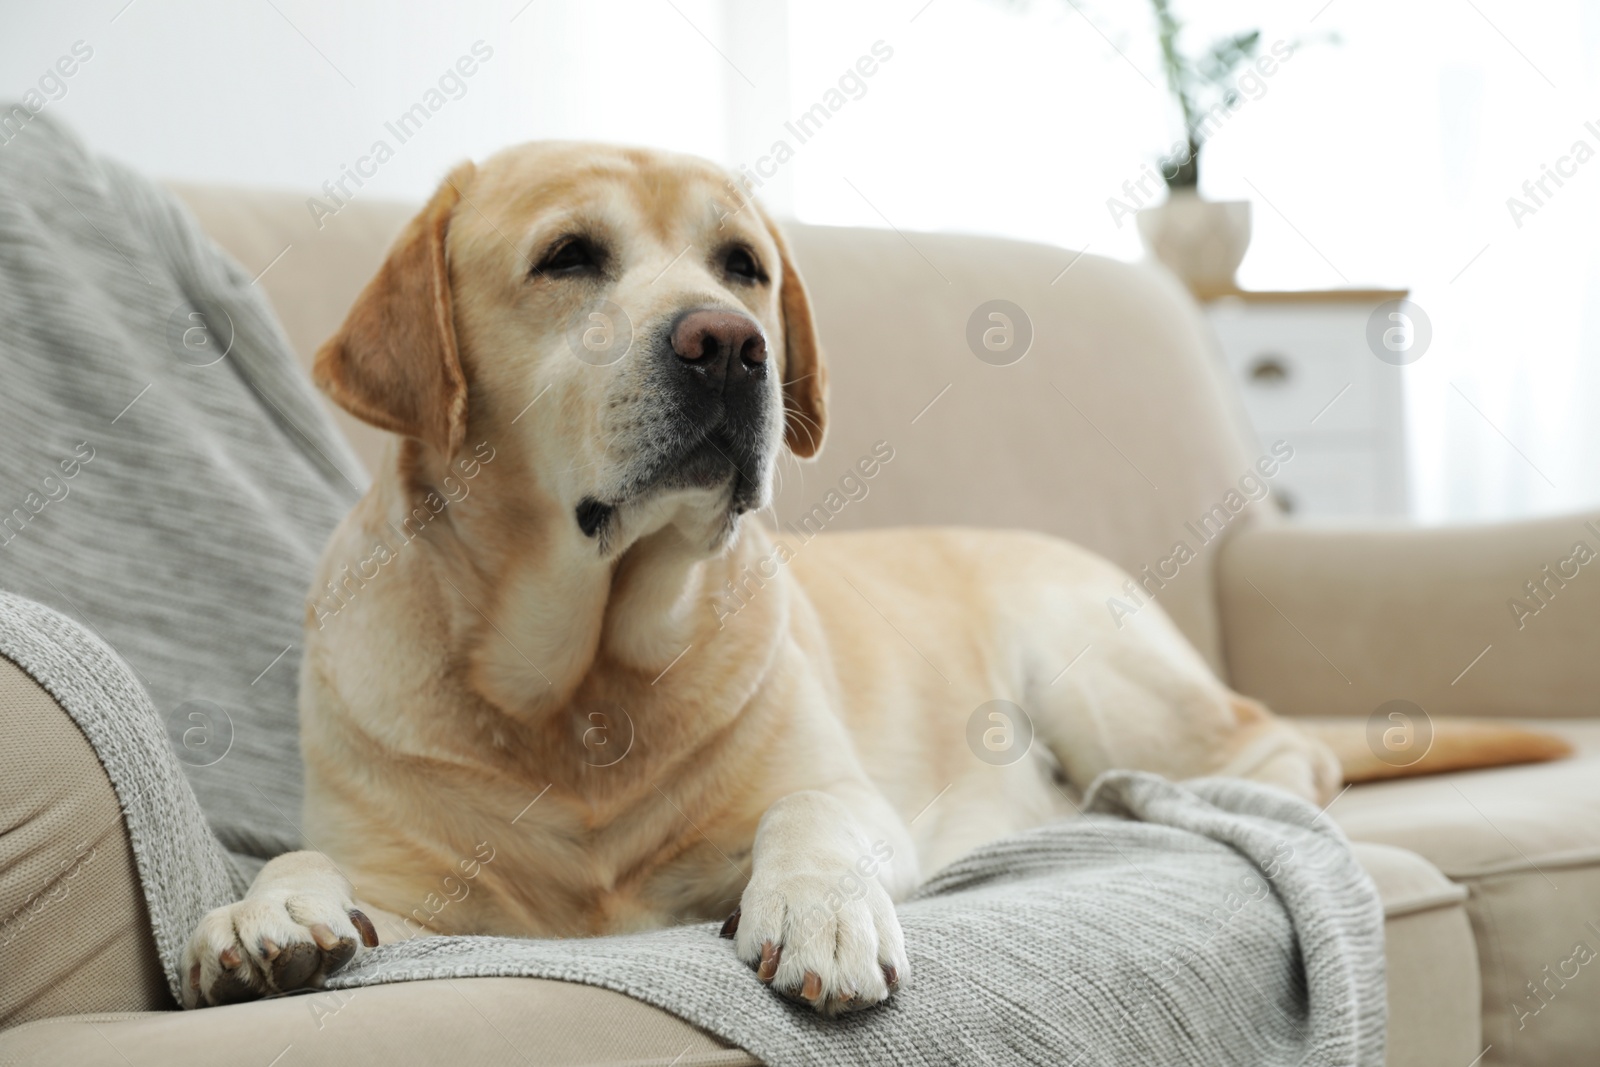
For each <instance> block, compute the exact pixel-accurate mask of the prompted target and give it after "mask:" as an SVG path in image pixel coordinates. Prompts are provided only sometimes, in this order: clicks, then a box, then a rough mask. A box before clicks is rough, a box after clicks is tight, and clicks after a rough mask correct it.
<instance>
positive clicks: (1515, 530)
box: [1217, 515, 1600, 718]
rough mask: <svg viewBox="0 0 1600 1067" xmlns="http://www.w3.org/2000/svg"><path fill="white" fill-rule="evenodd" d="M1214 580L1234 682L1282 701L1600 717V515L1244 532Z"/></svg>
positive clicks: (1315, 706) (1350, 708)
mask: <svg viewBox="0 0 1600 1067" xmlns="http://www.w3.org/2000/svg"><path fill="white" fill-rule="evenodd" d="M1217 583H1218V610H1219V614H1220V617H1221V626H1222V639H1223V652H1224V659H1225V662H1226V664H1227V671H1228V680H1229V682H1230V683H1231V684H1232V685H1233V686H1234V688H1236V689H1238V690H1239V691H1240V692H1243V693H1247V694H1249V695H1250V696H1254V697H1257V698H1259V699H1261V700H1264V701H1266V702H1267V703H1268V704H1269V705H1270V706H1271V707H1273V708H1274V709H1275V710H1277V711H1279V712H1283V713H1286V714H1296V715H1361V716H1367V715H1370V714H1372V713H1373V712H1374V711H1375V710H1376V709H1377V708H1378V706H1379V705H1381V704H1383V703H1385V702H1386V701H1389V700H1395V699H1404V700H1410V701H1413V702H1415V703H1416V704H1418V705H1420V706H1421V707H1422V708H1423V709H1424V710H1425V711H1427V712H1428V713H1429V714H1450V715H1482V716H1540V717H1546V718H1550V717H1577V716H1591V715H1596V714H1600V645H1597V637H1600V516H1597V515H1571V516H1563V517H1559V518H1550V519H1538V520H1534V521H1527V522H1516V523H1500V524H1490V525H1480V526H1456V527H1444V528H1417V527H1394V528H1385V529H1370V528H1368V529H1362V528H1348V527H1345V528H1340V527H1319V526H1314V525H1299V524H1283V525H1276V526H1271V527H1263V528H1257V529H1246V530H1241V531H1240V532H1239V533H1237V534H1235V535H1234V536H1233V537H1231V538H1229V539H1228V541H1227V542H1226V543H1225V544H1224V545H1223V550H1222V555H1221V559H1220V561H1219V565H1218V571H1217Z"/></svg>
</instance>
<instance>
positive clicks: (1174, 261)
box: [1138, 189, 1250, 290]
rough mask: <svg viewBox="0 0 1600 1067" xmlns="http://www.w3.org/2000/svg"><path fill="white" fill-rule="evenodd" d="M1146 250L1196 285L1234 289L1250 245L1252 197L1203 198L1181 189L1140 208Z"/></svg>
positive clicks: (1206, 287)
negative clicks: (1159, 201) (1236, 198)
mask: <svg viewBox="0 0 1600 1067" xmlns="http://www.w3.org/2000/svg"><path fill="white" fill-rule="evenodd" d="M1138 223H1139V236H1140V237H1141V238H1143V240H1144V246H1145V249H1146V250H1147V251H1148V252H1149V253H1150V254H1151V255H1152V256H1154V257H1155V258H1156V259H1158V260H1160V261H1161V263H1163V264H1164V265H1165V266H1166V267H1167V269H1169V270H1171V271H1172V273H1174V274H1176V275H1177V276H1178V277H1179V278H1181V279H1183V281H1184V283H1185V284H1186V285H1188V286H1189V288H1191V289H1195V290H1218V289H1228V288H1232V287H1233V284H1234V280H1233V276H1234V272H1235V271H1237V270H1238V269H1239V264H1240V263H1242V262H1244V254H1245V252H1246V251H1247V250H1248V249H1249V247H1250V202H1249V201H1248V200H1221V201H1217V200H1202V199H1201V198H1200V196H1199V194H1197V193H1195V192H1194V191H1192V190H1188V189H1183V190H1176V191H1173V192H1171V193H1169V194H1168V196H1167V200H1166V202H1165V203H1163V204H1159V205H1157V206H1156V207H1152V208H1145V209H1144V210H1143V211H1141V212H1139V215H1138Z"/></svg>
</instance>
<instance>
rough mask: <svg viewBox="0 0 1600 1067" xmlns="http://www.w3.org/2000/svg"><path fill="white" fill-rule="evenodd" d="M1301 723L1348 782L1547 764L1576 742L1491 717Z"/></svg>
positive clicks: (1558, 757) (1569, 750)
mask: <svg viewBox="0 0 1600 1067" xmlns="http://www.w3.org/2000/svg"><path fill="white" fill-rule="evenodd" d="M1297 725H1299V726H1300V728H1301V729H1303V730H1305V731H1306V732H1307V733H1308V734H1310V735H1311V736H1312V737H1315V738H1316V739H1317V740H1319V741H1321V742H1322V743H1323V744H1325V745H1327V746H1328V747H1329V748H1330V749H1332V750H1333V753H1334V755H1335V756H1337V757H1338V758H1339V766H1340V767H1341V768H1342V769H1343V771H1344V780H1345V781H1346V782H1376V781H1381V780H1383V779H1385V778H1408V777H1412V776H1415V775H1421V774H1442V773H1444V772H1445V771H1465V770H1471V769H1473V768H1476V767H1505V766H1510V765H1511V764H1516V763H1542V762H1544V761H1547V760H1554V759H1561V758H1562V757H1563V756H1570V755H1572V746H1571V745H1569V744H1568V743H1567V742H1566V741H1563V740H1562V739H1561V738H1559V737H1556V736H1555V735H1554V734H1547V733H1541V732H1539V731H1538V730H1529V729H1527V728H1525V727H1522V726H1515V725H1512V724H1511V723H1507V722H1498V721H1494V720H1489V719H1482V720H1480V719H1451V718H1439V719H1433V720H1431V721H1430V722H1427V723H1421V724H1418V723H1403V724H1396V725H1392V726H1391V725H1388V724H1385V723H1382V722H1380V723H1379V724H1377V725H1376V726H1370V725H1369V724H1368V723H1367V722H1365V721H1363V720H1361V719H1351V720H1349V721H1347V722H1339V721H1335V720H1329V719H1322V720H1317V721H1300V722H1298V723H1297Z"/></svg>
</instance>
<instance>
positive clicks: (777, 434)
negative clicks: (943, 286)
mask: <svg viewBox="0 0 1600 1067" xmlns="http://www.w3.org/2000/svg"><path fill="white" fill-rule="evenodd" d="M314 375H315V378H316V381H317V383H318V384H319V385H320V386H321V387H322V388H323V389H324V390H325V391H327V392H328V394H329V395H330V396H332V397H333V399H334V400H335V401H337V402H338V403H339V404H340V405H342V406H343V407H344V408H345V409H346V410H348V411H350V412H351V413H352V414H354V415H356V416H357V417H358V418H361V419H364V420H365V421H367V422H370V423H372V424H373V425H375V426H378V427H380V428H382V429H385V430H390V431H393V432H395V433H398V434H403V435H406V436H408V437H411V438H414V439H416V440H417V441H418V442H421V445H420V447H421V448H423V449H424V450H425V452H426V454H427V458H428V459H429V460H430V464H429V465H431V466H433V467H435V468H436V469H439V470H444V469H447V468H448V464H449V463H450V461H451V460H452V458H454V457H455V456H456V454H457V453H458V452H460V451H461V450H462V448H463V445H464V444H465V443H467V442H468V441H469V435H470V440H471V441H472V442H474V443H476V442H477V441H478V440H480V439H483V440H487V441H488V443H489V444H490V445H491V446H492V447H494V448H495V449H496V450H504V449H509V450H511V451H512V452H514V453H515V454H517V455H519V456H520V457H522V461H521V464H520V465H521V466H522V467H523V468H524V469H526V471H527V472H528V473H529V475H530V477H531V478H532V479H533V480H534V481H535V482H536V483H537V484H536V485H530V486H529V487H528V491H529V493H530V494H536V495H537V496H538V497H539V498H541V499H544V500H548V501H549V502H551V503H552V504H554V505H555V506H556V507H558V508H559V509H561V511H562V512H563V513H564V518H563V520H562V521H563V522H565V523H569V524H570V529H571V530H572V531H573V532H574V533H575V534H576V535H577V536H580V537H582V538H585V539H589V540H591V541H592V542H594V544H595V546H596V548H597V550H598V551H599V552H601V553H602V554H609V553H611V552H614V551H617V550H620V548H622V547H624V546H625V545H626V544H628V543H631V542H633V541H635V540H637V539H638V538H639V537H640V536H643V535H645V534H649V533H652V532H654V531H657V530H660V529H662V528H664V527H667V526H676V527H678V528H679V530H680V532H681V533H683V534H684V535H685V537H686V538H688V539H689V540H690V541H692V542H694V543H696V544H701V545H704V546H705V547H707V548H709V549H716V548H719V547H720V546H721V545H723V544H725V543H726V542H727V541H728V539H729V538H730V537H731V536H732V534H733V532H734V531H735V530H736V528H737V523H738V519H739V516H740V515H742V514H744V513H745V512H748V511H752V510H756V509H759V508H761V507H763V506H765V505H766V503H767V502H768V500H769V499H770V496H771V492H772V481H773V474H774V468H775V465H776V462H777V458H778V454H779V451H780V449H781V448H783V447H785V446H787V447H788V449H789V450H790V451H791V452H793V453H794V454H795V455H797V456H800V457H802V458H804V457H809V456H811V455H813V454H815V452H816V451H817V449H818V448H819V447H820V445H821V441H822V433H823V425H824V421H825V419H824V385H825V378H824V369H823V366H822V359H821V356H820V354H819V352H818V350H817V342H816V335H815V330H814V327H813V324H812V320H811V310H810V306H809V303H808V300H807V296H806V291H805V287H804V285H803V284H802V282H801V280H800V276H799V275H798V274H797V273H796V271H795V268H794V264H793V262H792V260H791V258H790V256H789V253H788V249H787V247H786V246H785V244H784V240H783V237H782V235H781V234H780V233H779V231H778V230H777V228H776V227H775V226H773V225H772V223H771V222H770V221H769V220H768V219H767V218H766V216H765V215H764V214H763V213H762V212H761V210H760V209H759V208H758V207H757V206H756V205H755V204H754V203H753V202H751V201H750V200H748V199H747V198H746V196H745V195H744V194H743V192H742V191H741V190H740V189H739V187H738V186H737V185H735V184H734V183H733V182H732V181H731V180H730V179H729V177H728V175H727V174H726V173H725V172H723V171H721V170H719V169H718V168H716V167H714V166H712V165H711V164H709V163H706V162H703V161H701V160H698V159H693V158H690V157H685V156H679V155H673V154H668V153H664V152H654V151H643V150H635V149H620V148H609V147H600V146H593V145H577V144H531V145H524V146H521V147H518V148H513V149H510V150H508V151H506V152H503V153H501V154H499V155H497V156H495V157H494V158H492V159H490V160H489V161H488V162H487V163H485V164H484V165H482V166H481V167H475V166H473V165H472V164H470V163H468V164H463V165H462V166H460V167H458V168H457V169H456V170H455V171H454V172H453V173H451V174H450V176H449V177H448V178H446V179H445V181H444V183H443V185H441V186H440V188H439V190H438V192H437V193H435V194H434V196H433V198H432V200H431V201H429V203H428V205H427V206H426V207H425V208H423V210H422V211H421V213H420V214H418V215H417V216H416V218H414V219H413V220H412V221H411V223H410V224H409V225H408V226H407V227H406V229H405V231H404V232H403V233H402V234H401V236H400V237H399V239H398V240H397V241H396V243H395V245H394V247H393V248H392V249H391V250H390V253H389V258H388V260H387V261H386V262H385V263H384V265H383V267H382V268H381V269H380V270H379V272H378V274H377V276H376V277H375V278H373V280H372V281H371V282H370V283H369V284H368V285H367V288H366V289H365V290H364V291H363V292H362V294H361V296H360V297H359V298H358V299H357V301H356V304H355V306H354V307H353V308H352V309H351V311H350V314H349V317H348V318H347V319H346V321H345V323H344V325H343V326H342V327H341V328H340V330H339V332H338V333H337V334H336V335H335V336H334V337H333V338H332V339H331V340H329V341H328V342H327V343H326V344H325V345H324V346H323V347H322V349H321V350H320V351H319V352H318V353H317V360H316V366H315V371H314Z"/></svg>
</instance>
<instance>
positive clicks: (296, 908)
mask: <svg viewBox="0 0 1600 1067" xmlns="http://www.w3.org/2000/svg"><path fill="white" fill-rule="evenodd" d="M341 880H342V879H341ZM377 943H378V933H377V931H376V930H375V929H374V928H373V925H372V920H371V919H368V918H367V916H366V915H365V914H363V913H362V912H361V911H360V910H359V909H358V908H357V907H356V906H355V902H354V901H352V900H351V899H350V898H349V896H348V894H346V893H339V892H330V891H329V890H327V889H307V890H295V889H289V888H282V889H270V890H267V891H265V892H259V893H255V892H253V893H252V894H251V895H249V896H247V897H245V899H243V900H241V901H239V902H238V903H237V904H229V905H227V906H225V907H221V908H217V909H215V910H213V911H211V912H208V913H207V914H206V917H205V918H203V919H201V920H200V925H199V926H197V927H195V931H194V933H193V934H191V935H190V937H189V944H188V947H187V948H185V950H184V954H183V964H184V973H185V974H186V975H187V979H188V980H187V981H186V982H185V983H184V989H183V999H184V1007H187V1008H196V1007H204V1006H206V1005H211V1004H235V1003H238V1002H239V1001H243V1000H256V999H258V998H260V997H265V996H271V995H272V994H274V993H287V992H290V991H292V990H296V989H306V988H309V987H314V986H317V985H320V984H321V982H322V979H323V978H325V977H326V976H328V975H330V974H332V973H333V972H335V971H337V970H338V969H339V968H341V967H343V966H344V965H345V964H347V963H349V962H350V961H351V960H352V959H353V958H354V957H355V955H356V953H357V952H358V951H359V950H360V947H361V946H363V945H365V946H367V947H369V948H370V947H372V946H374V945H376V944H377Z"/></svg>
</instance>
